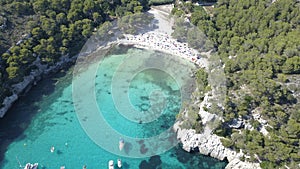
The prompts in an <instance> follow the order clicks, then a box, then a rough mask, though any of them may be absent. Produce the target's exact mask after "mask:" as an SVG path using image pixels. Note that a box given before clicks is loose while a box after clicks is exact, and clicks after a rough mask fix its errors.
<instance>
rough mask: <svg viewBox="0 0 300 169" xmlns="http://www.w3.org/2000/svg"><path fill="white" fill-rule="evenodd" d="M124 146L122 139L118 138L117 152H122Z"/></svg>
mask: <svg viewBox="0 0 300 169" xmlns="http://www.w3.org/2000/svg"><path fill="white" fill-rule="evenodd" d="M124 145H125V141H124V139H122V138H120V140H119V150H120V151H122V150H123V147H124Z"/></svg>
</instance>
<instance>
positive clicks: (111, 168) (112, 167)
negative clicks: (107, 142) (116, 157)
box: [108, 160, 115, 169]
mask: <svg viewBox="0 0 300 169" xmlns="http://www.w3.org/2000/svg"><path fill="white" fill-rule="evenodd" d="M114 168H115V167H114V161H113V160H109V162H108V169H114Z"/></svg>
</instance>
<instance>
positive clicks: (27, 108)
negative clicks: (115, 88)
mask: <svg viewBox="0 0 300 169" xmlns="http://www.w3.org/2000/svg"><path fill="white" fill-rule="evenodd" d="M67 71H68V70H63V71H61V72H58V73H56V74H55V75H51V76H49V77H48V78H44V79H42V80H41V81H40V82H39V83H38V84H37V85H36V86H33V87H32V88H31V90H30V92H29V93H27V94H24V95H23V96H20V97H19V100H17V101H16V103H15V104H14V105H13V106H12V108H11V109H10V110H9V111H8V112H7V113H6V115H5V116H4V117H3V118H2V119H1V118H0V167H1V165H3V164H4V163H5V161H4V156H5V152H6V151H7V148H8V146H9V145H10V144H11V143H12V142H13V141H15V140H16V139H17V140H22V139H24V138H26V135H24V131H25V130H26V129H27V128H28V126H29V124H30V123H31V120H32V118H33V117H34V116H35V115H36V114H38V113H39V112H41V109H44V107H41V106H40V105H39V104H36V103H39V102H40V101H42V100H43V98H44V97H48V96H50V95H51V94H52V93H53V92H54V91H55V90H57V88H59V87H58V86H60V85H65V84H66V82H67V81H70V80H71V77H72V76H70V78H67V79H66V80H64V81H63V83H62V82H60V81H59V80H58V79H59V78H61V77H65V76H66V74H67ZM59 82H60V83H59ZM61 92H62V91H58V92H57V93H58V94H57V95H61ZM57 95H55V96H51V97H57ZM43 106H44V105H43ZM48 106H49V105H48Z"/></svg>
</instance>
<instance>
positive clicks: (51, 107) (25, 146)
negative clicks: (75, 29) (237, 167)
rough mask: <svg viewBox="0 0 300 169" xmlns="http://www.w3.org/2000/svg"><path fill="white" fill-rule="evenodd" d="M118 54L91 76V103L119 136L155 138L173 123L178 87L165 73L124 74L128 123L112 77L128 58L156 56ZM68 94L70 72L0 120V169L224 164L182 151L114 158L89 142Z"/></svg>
mask: <svg viewBox="0 0 300 169" xmlns="http://www.w3.org/2000/svg"><path fill="white" fill-rule="evenodd" d="M122 51H123V52H112V53H111V54H110V56H107V57H106V58H105V59H104V60H103V62H102V63H101V64H100V65H99V67H98V70H97V72H96V75H95V91H94V93H95V96H96V97H95V100H96V101H97V104H98V107H99V110H100V111H101V112H102V115H103V117H104V118H105V120H106V121H107V122H108V123H109V125H110V126H111V127H112V128H114V129H115V130H116V131H117V132H119V133H122V134H123V135H126V136H128V137H133V138H135V137H138V138H144V137H152V136H155V135H157V134H159V133H161V132H163V131H164V130H166V129H168V128H169V127H171V126H172V124H173V123H174V122H175V116H176V114H177V113H178V112H179V111H180V107H181V99H182V98H181V96H182V94H181V93H180V88H181V87H182V86H180V85H179V84H178V79H176V78H177V77H174V76H170V75H169V74H168V71H164V70H159V69H156V68H149V69H145V70H142V71H139V72H137V73H135V74H133V75H132V72H126V71H124V72H125V73H129V74H130V75H131V76H132V78H131V80H130V83H129V85H128V86H127V87H124V88H122V86H119V87H120V88H118V89H117V90H119V91H117V92H116V93H117V94H118V93H120V92H121V91H122V92H124V93H126V94H125V96H127V97H128V100H129V101H130V106H131V109H134V110H135V111H136V112H135V113H137V114H136V116H132V117H137V118H136V119H131V120H129V119H128V118H127V117H126V113H125V114H122V112H120V111H122V110H120V109H121V108H123V107H122V105H118V103H117V102H119V101H118V100H117V99H118V96H117V98H113V94H114V91H113V90H114V88H113V87H112V86H113V85H111V84H112V83H113V77H114V76H115V75H116V70H117V69H119V68H121V67H120V64H122V62H123V61H124V60H125V59H126V58H127V56H128V55H129V54H130V55H132V54H133V53H135V54H139V55H143V56H146V55H153V54H155V53H157V52H151V51H146V50H140V49H129V50H127V49H126V50H124V49H122ZM160 55H162V54H161V53H160ZM182 71H184V70H182ZM124 72H123V73H124ZM183 73H184V72H183ZM129 74H125V76H129ZM86 83H89V82H86ZM118 85H120V84H119V83H118ZM72 92H73V88H72V71H70V70H69V71H65V72H61V73H59V74H57V75H55V76H53V77H51V78H49V79H45V80H43V81H42V82H41V83H39V84H38V85H37V86H35V87H33V89H32V90H31V92H30V93H29V94H27V95H26V96H23V97H22V98H21V99H20V100H19V101H18V102H17V104H16V105H15V106H14V108H13V109H12V110H11V111H10V112H9V114H8V115H7V116H6V117H5V118H4V119H1V120H0V139H1V140H0V141H1V156H0V159H1V161H0V162H1V163H0V168H3V169H18V168H20V165H23V166H24V165H25V164H26V163H27V162H31V163H34V162H38V163H39V168H44V169H59V168H60V166H65V167H66V169H76V168H78V169H81V168H82V166H83V165H87V168H88V169H106V168H108V161H109V160H114V161H115V163H116V161H117V159H118V158H121V159H122V161H123V168H124V169H138V168H142V169H148V168H149V169H155V168H162V169H168V168H170V169H171V168H172V169H195V168H197V169H198V168H199V169H201V168H209V169H213V168H215V169H219V168H224V166H225V165H226V163H225V162H220V161H217V160H215V159H213V158H210V157H206V156H202V155H196V154H191V153H186V152H184V151H183V150H182V149H181V148H180V146H175V147H173V148H172V149H170V150H168V151H166V152H165V153H163V154H159V155H156V156H153V157H147V158H128V157H122V156H119V155H115V154H112V153H110V152H108V151H106V150H104V149H103V148H101V147H100V146H98V144H96V143H95V142H93V140H92V139H90V138H89V137H88V136H87V134H86V133H85V131H84V130H83V129H82V127H81V125H80V122H79V120H78V118H77V114H76V111H75V108H74V103H73V98H72V97H73V96H72ZM118 106H119V107H118ZM156 108H159V109H158V110H156ZM149 112H150V113H151V112H152V113H153V112H155V115H159V116H158V117H157V118H155V119H150V120H149V119H147V118H148V116H149V117H153V116H152V114H147V113H149ZM141 119H142V120H141ZM147 120H149V121H147ZM125 141H126V140H125ZM116 143H118V141H116V140H112V141H111V146H112V147H118V144H116ZM52 146H54V147H55V150H54V152H53V153H51V152H50V148H51V147H52ZM148 149H151V147H148ZM123 151H124V150H123ZM128 151H130V150H128ZM149 151H151V150H149ZM115 168H117V167H115Z"/></svg>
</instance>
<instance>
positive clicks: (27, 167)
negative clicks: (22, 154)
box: [24, 163, 39, 169]
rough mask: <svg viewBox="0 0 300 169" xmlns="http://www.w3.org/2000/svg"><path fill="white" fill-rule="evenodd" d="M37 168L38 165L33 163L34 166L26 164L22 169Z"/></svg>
mask: <svg viewBox="0 0 300 169" xmlns="http://www.w3.org/2000/svg"><path fill="white" fill-rule="evenodd" d="M38 166H39V163H34V164H31V163H27V164H26V165H25V167H24V169H37V168H38Z"/></svg>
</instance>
